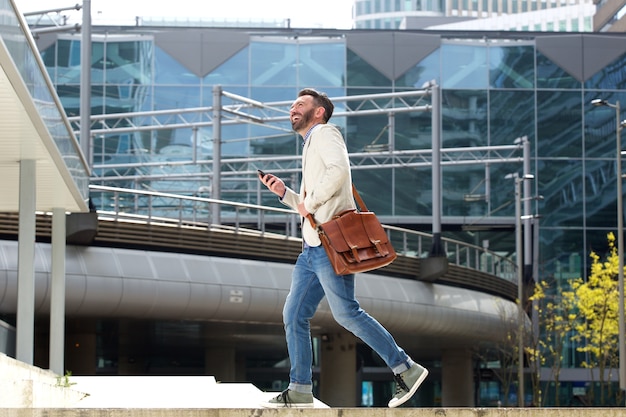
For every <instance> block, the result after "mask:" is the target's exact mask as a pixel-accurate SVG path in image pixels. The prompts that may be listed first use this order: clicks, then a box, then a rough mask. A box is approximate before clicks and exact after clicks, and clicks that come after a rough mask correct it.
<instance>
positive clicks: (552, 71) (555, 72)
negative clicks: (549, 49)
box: [537, 51, 581, 88]
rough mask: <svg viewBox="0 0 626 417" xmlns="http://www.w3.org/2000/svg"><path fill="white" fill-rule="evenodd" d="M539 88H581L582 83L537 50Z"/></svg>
mask: <svg viewBox="0 0 626 417" xmlns="http://www.w3.org/2000/svg"><path fill="white" fill-rule="evenodd" d="M537 88H581V83H580V82H579V81H578V80H576V79H575V78H574V77H572V75H570V74H569V73H568V72H566V71H565V70H564V69H563V68H561V67H559V66H558V65H556V64H555V63H554V62H552V61H551V60H550V59H549V58H548V57H546V56H545V55H543V54H542V53H541V52H539V51H537Z"/></svg>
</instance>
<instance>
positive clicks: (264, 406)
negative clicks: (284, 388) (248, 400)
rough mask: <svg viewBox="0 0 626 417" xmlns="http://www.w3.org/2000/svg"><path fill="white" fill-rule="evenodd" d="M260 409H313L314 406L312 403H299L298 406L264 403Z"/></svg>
mask: <svg viewBox="0 0 626 417" xmlns="http://www.w3.org/2000/svg"><path fill="white" fill-rule="evenodd" d="M261 407H262V408H314V407H315V405H314V404H313V403H299V404H282V403H281V404H274V403H264V404H261Z"/></svg>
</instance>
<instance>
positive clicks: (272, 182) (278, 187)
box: [257, 169, 287, 198]
mask: <svg viewBox="0 0 626 417" xmlns="http://www.w3.org/2000/svg"><path fill="white" fill-rule="evenodd" d="M257 171H258V173H259V179H260V180H261V182H262V183H263V185H265V186H266V187H267V188H268V189H269V190H270V191H271V192H273V193H274V194H276V195H277V196H279V197H280V198H283V197H284V196H285V192H286V191H287V188H286V187H285V183H284V182H283V180H281V179H280V178H278V177H277V176H276V175H273V174H266V173H265V172H263V171H261V170H260V169H259V170H257Z"/></svg>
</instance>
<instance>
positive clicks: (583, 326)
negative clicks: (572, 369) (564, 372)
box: [564, 233, 619, 405]
mask: <svg viewBox="0 0 626 417" xmlns="http://www.w3.org/2000/svg"><path fill="white" fill-rule="evenodd" d="M607 239H608V245H609V252H608V255H607V257H606V260H605V261H601V260H600V256H599V255H597V254H596V253H595V252H592V253H591V255H590V256H591V259H592V265H591V273H590V275H589V278H588V279H587V281H586V282H584V281H583V280H582V279H581V278H578V279H575V280H573V282H572V288H573V291H572V292H570V293H564V294H565V297H566V298H569V300H568V302H571V303H575V304H576V306H577V307H578V310H579V312H580V320H578V321H577V324H576V326H575V330H576V334H575V335H574V336H573V337H572V339H573V340H575V341H582V342H584V343H583V344H582V346H580V347H578V351H580V352H585V353H587V358H588V360H586V361H583V363H582V364H581V365H582V366H583V367H586V368H598V370H599V379H600V405H605V404H606V401H607V398H611V399H613V397H614V394H613V392H612V385H611V383H610V381H611V372H612V369H613V367H614V366H615V364H616V363H618V359H617V356H618V353H617V352H618V349H617V346H618V309H619V308H618V304H619V303H618V299H619V297H618V282H617V279H616V277H617V275H618V269H619V258H618V255H617V248H616V247H615V236H614V235H613V233H609V234H608V236H607ZM607 371H608V373H607Z"/></svg>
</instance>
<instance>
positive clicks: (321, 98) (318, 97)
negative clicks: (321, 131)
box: [298, 88, 335, 122]
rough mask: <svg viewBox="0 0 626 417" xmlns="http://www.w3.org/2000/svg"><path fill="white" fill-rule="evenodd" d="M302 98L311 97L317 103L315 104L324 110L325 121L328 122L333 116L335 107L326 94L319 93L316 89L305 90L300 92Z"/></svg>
mask: <svg viewBox="0 0 626 417" xmlns="http://www.w3.org/2000/svg"><path fill="white" fill-rule="evenodd" d="M302 96H311V97H313V100H314V101H315V104H316V105H318V106H320V107H323V108H324V121H325V122H328V120H329V119H330V117H331V116H332V115H333V110H335V105H334V104H333V102H332V101H330V99H329V98H328V96H327V95H326V93H322V92H319V91H317V90H316V89H314V88H304V89H302V90H300V92H299V93H298V97H302Z"/></svg>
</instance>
